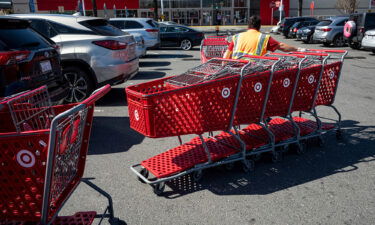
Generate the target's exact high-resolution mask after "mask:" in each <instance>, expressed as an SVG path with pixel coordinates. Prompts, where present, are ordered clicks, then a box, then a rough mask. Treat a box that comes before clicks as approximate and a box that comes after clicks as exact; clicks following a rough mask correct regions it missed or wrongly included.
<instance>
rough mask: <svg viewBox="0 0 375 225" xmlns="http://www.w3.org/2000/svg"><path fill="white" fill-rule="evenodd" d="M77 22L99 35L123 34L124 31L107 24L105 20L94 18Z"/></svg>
mask: <svg viewBox="0 0 375 225" xmlns="http://www.w3.org/2000/svg"><path fill="white" fill-rule="evenodd" d="M79 23H80V24H81V25H83V26H85V27H87V28H89V29H90V30H92V31H94V32H95V33H96V34H99V35H105V36H121V35H125V34H124V32H122V31H121V30H120V29H118V28H116V27H114V26H112V25H111V24H109V23H108V22H107V20H103V19H95V20H86V21H82V22H79Z"/></svg>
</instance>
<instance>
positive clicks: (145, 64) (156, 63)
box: [139, 61, 171, 67]
mask: <svg viewBox="0 0 375 225" xmlns="http://www.w3.org/2000/svg"><path fill="white" fill-rule="evenodd" d="M169 65H171V62H165V61H162V62H161V61H151V62H150V61H148V62H144V61H142V62H139V67H159V66H169Z"/></svg>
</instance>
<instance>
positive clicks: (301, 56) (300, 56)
mask: <svg viewBox="0 0 375 225" xmlns="http://www.w3.org/2000/svg"><path fill="white" fill-rule="evenodd" d="M269 55H278V56H293V57H297V58H305V56H303V55H301V54H286V53H275V52H273V53H271V54H269Z"/></svg>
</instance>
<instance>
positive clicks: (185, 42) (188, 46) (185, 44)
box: [181, 39, 192, 51]
mask: <svg viewBox="0 0 375 225" xmlns="http://www.w3.org/2000/svg"><path fill="white" fill-rule="evenodd" d="M191 48H192V44H191V41H190V40H189V39H184V40H182V41H181V49H182V50H185V51H187V50H190V49H191Z"/></svg>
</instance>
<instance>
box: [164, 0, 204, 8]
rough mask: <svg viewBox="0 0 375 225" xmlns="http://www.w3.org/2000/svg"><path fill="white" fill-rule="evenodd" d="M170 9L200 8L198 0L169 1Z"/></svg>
mask: <svg viewBox="0 0 375 225" xmlns="http://www.w3.org/2000/svg"><path fill="white" fill-rule="evenodd" d="M171 5H172V8H200V7H201V1H200V0H171Z"/></svg>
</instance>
